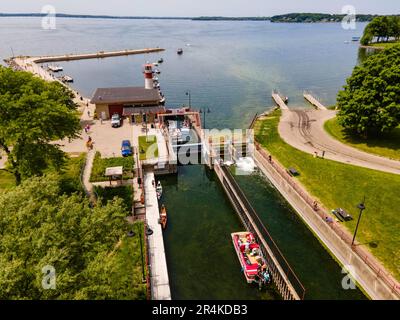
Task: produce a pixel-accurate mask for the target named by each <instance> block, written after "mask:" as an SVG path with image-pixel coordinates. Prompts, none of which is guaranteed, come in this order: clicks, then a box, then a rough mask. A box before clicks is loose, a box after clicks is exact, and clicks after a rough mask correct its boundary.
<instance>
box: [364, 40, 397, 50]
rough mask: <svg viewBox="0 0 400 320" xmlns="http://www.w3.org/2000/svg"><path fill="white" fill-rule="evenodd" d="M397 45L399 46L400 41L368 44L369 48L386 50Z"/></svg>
mask: <svg viewBox="0 0 400 320" xmlns="http://www.w3.org/2000/svg"><path fill="white" fill-rule="evenodd" d="M398 44H400V41H389V42H374V43H370V44H369V46H371V47H378V48H385V49H387V48H391V47H393V46H395V45H398Z"/></svg>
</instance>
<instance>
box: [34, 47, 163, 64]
mask: <svg viewBox="0 0 400 320" xmlns="http://www.w3.org/2000/svg"><path fill="white" fill-rule="evenodd" d="M161 51H165V49H162V48H146V49H133V50H132V49H126V50H120V51H99V52H96V53H82V54H65V55H57V56H41V57H32V58H33V59H32V62H35V63H45V62H55V61H71V60H84V59H101V58H109V57H118V56H129V55H135V54H145V53H154V52H161Z"/></svg>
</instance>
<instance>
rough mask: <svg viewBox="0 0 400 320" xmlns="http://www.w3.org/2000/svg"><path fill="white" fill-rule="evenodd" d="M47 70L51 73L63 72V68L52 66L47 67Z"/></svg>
mask: <svg viewBox="0 0 400 320" xmlns="http://www.w3.org/2000/svg"><path fill="white" fill-rule="evenodd" d="M47 69H49V70H50V71H52V72H60V71H63V70H64V68H63V67H61V66H54V65H50V66H48V67H47Z"/></svg>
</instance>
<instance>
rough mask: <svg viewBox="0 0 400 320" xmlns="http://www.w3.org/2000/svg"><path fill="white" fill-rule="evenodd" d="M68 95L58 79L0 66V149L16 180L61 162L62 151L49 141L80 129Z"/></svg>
mask: <svg viewBox="0 0 400 320" xmlns="http://www.w3.org/2000/svg"><path fill="white" fill-rule="evenodd" d="M72 99H73V93H72V92H71V91H70V90H68V89H67V88H66V87H64V86H63V85H61V84H60V83H58V82H46V81H44V80H42V79H40V78H38V77H35V76H33V75H32V74H30V73H28V72H24V71H13V70H11V69H10V68H4V67H0V150H2V151H3V152H5V153H6V154H7V156H8V163H7V164H8V170H9V171H10V172H12V173H13V174H14V175H15V179H16V182H17V184H19V183H20V182H21V180H22V178H24V177H30V176H33V175H38V174H42V173H43V171H44V170H45V169H46V168H47V167H48V166H49V165H52V166H54V167H55V168H59V167H60V166H61V164H62V163H63V162H64V153H63V152H62V151H61V150H60V148H59V146H57V145H55V144H51V142H52V141H55V140H61V139H64V138H71V139H72V138H75V137H77V135H78V133H79V131H80V125H79V117H78V115H77V106H76V104H75V103H74V102H73V100H72Z"/></svg>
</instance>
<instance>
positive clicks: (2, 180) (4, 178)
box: [0, 153, 86, 193]
mask: <svg viewBox="0 0 400 320" xmlns="http://www.w3.org/2000/svg"><path fill="white" fill-rule="evenodd" d="M85 156H86V154H85V153H82V154H81V155H79V156H78V157H73V158H68V159H67V162H66V164H65V166H64V168H62V169H61V172H60V174H61V188H62V189H63V191H64V192H66V193H73V192H76V191H83V188H82V184H81V182H80V174H81V168H82V166H83V164H84V162H85ZM53 171H54V169H53V168H49V169H47V170H46V172H48V173H50V172H53ZM46 172H45V173H46ZM13 186H15V178H14V175H12V174H11V173H9V172H7V171H4V170H0V191H4V190H7V189H9V188H11V187H13Z"/></svg>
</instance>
